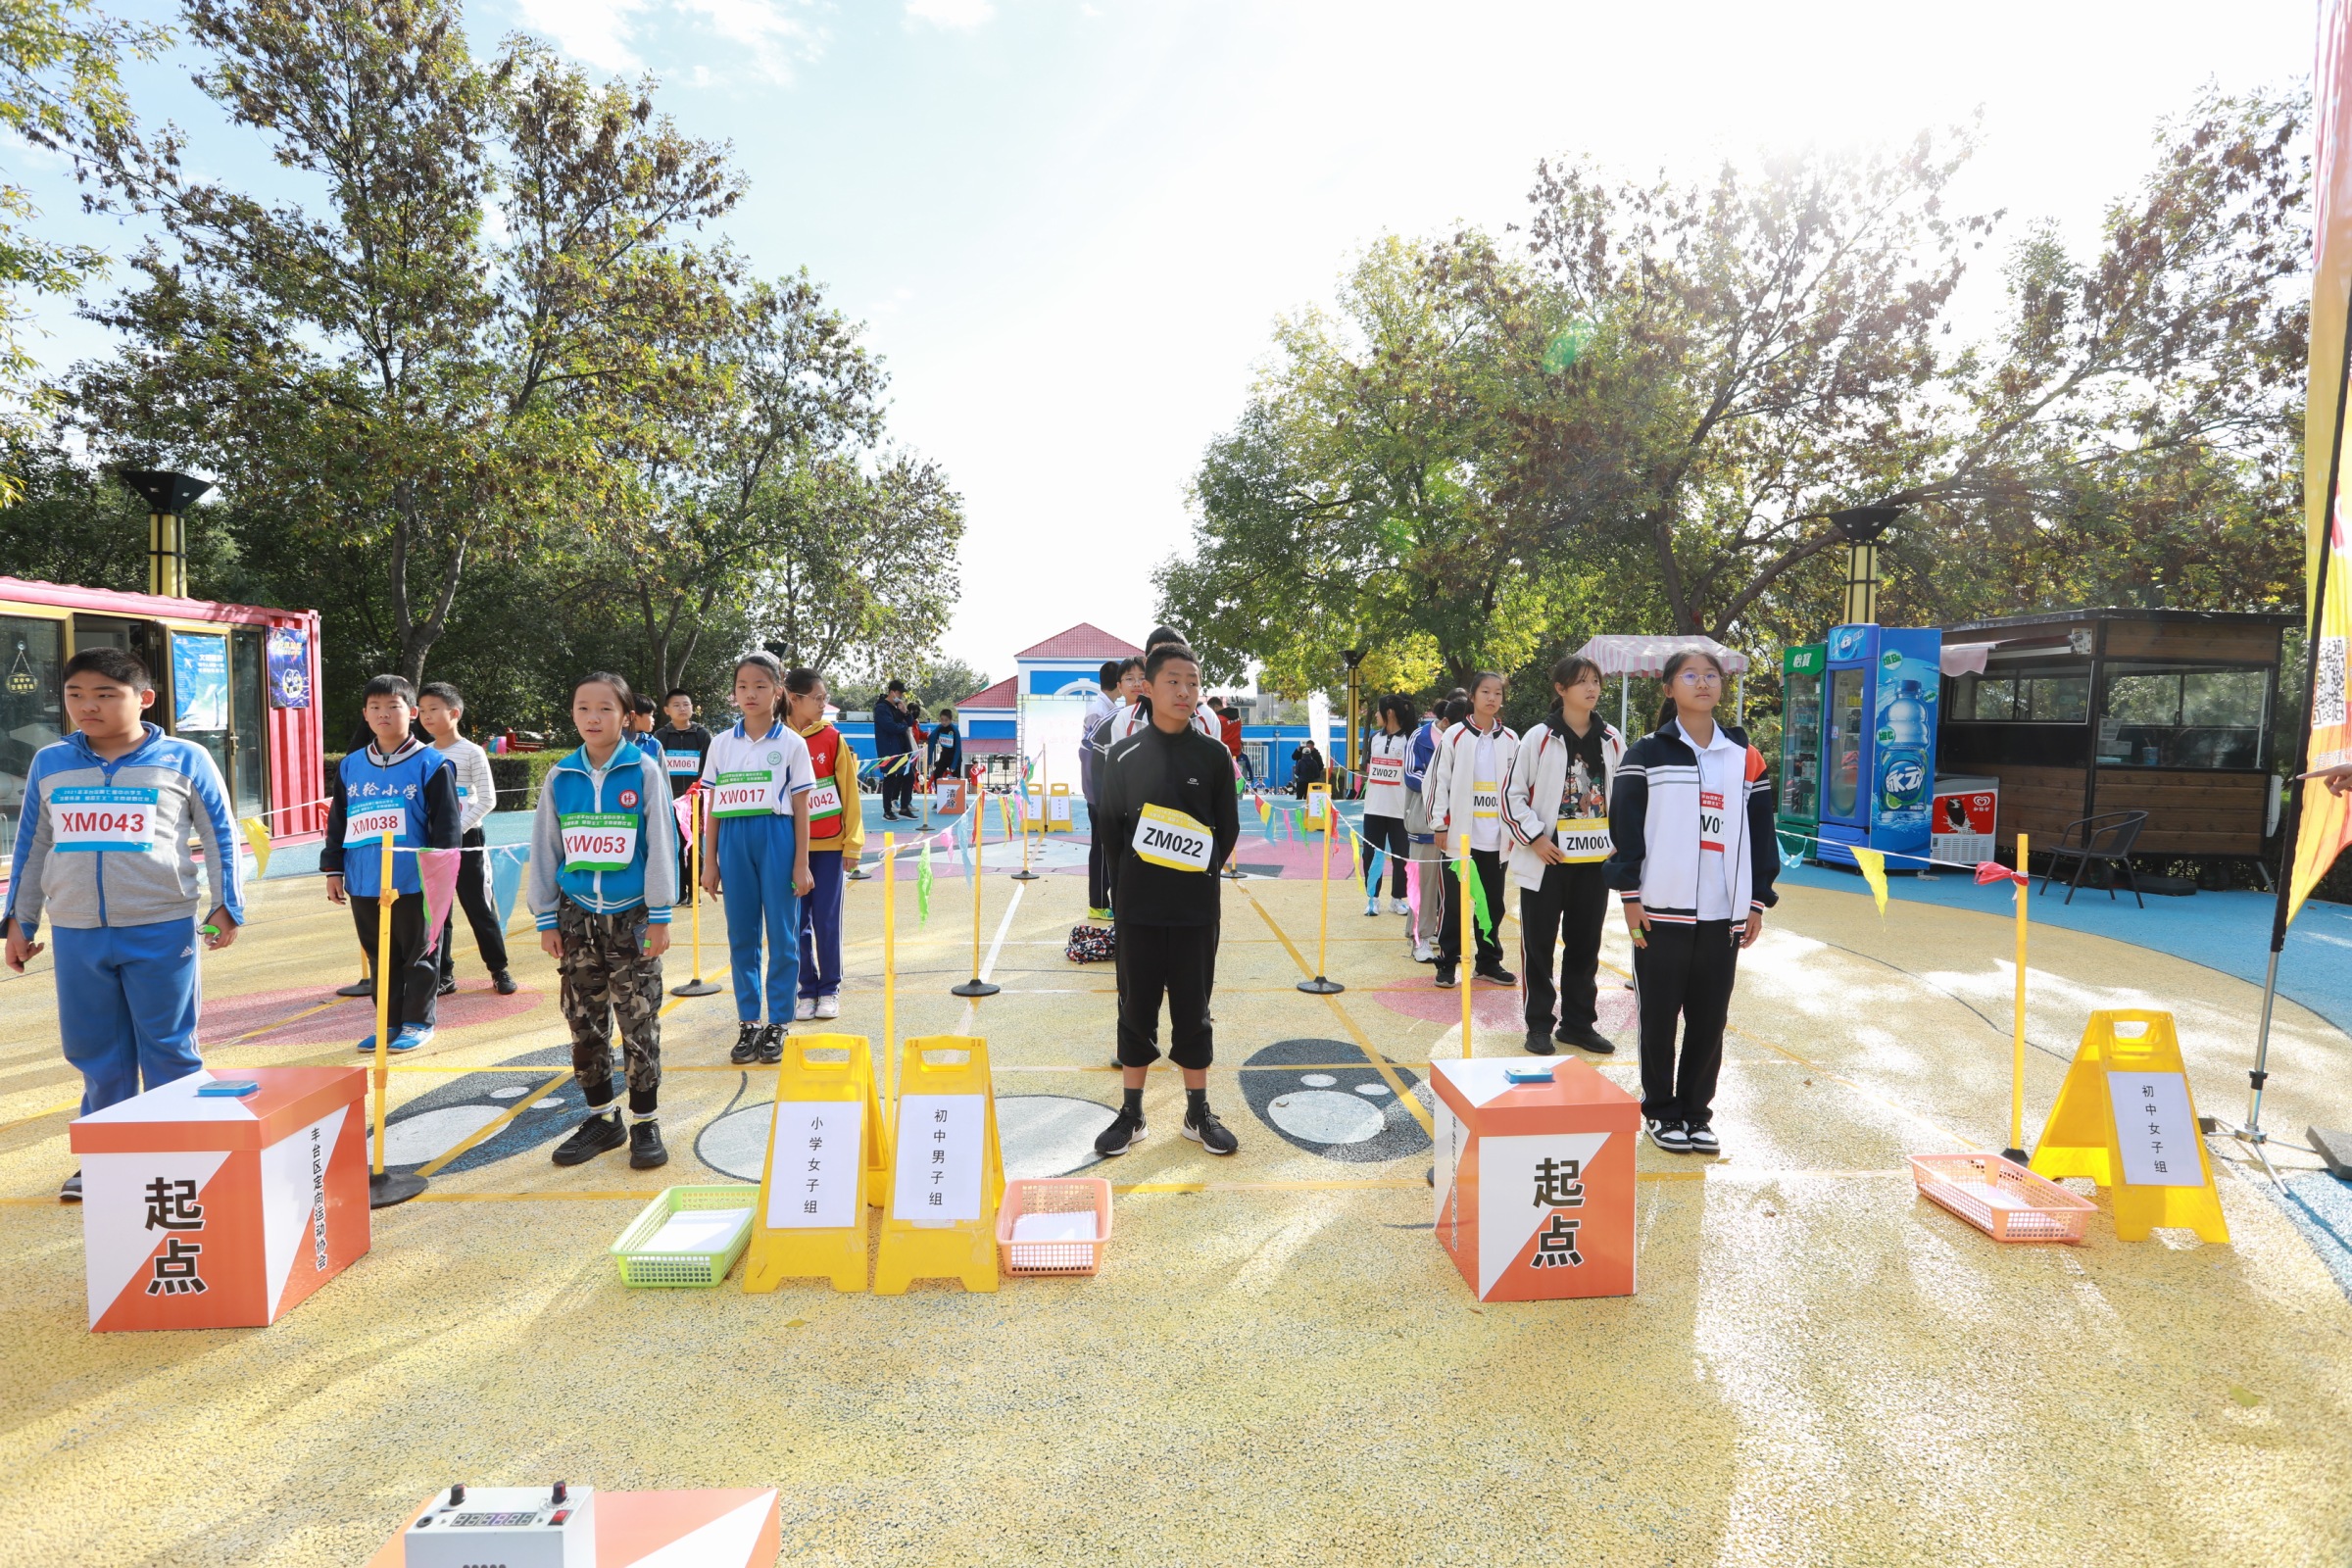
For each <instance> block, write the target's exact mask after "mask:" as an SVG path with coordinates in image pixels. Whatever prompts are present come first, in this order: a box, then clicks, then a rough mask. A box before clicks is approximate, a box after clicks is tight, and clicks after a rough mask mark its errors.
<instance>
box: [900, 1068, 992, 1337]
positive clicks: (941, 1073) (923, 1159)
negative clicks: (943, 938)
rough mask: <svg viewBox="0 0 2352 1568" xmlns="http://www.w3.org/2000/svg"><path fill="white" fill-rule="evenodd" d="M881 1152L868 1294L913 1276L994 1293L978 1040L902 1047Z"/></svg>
mask: <svg viewBox="0 0 2352 1568" xmlns="http://www.w3.org/2000/svg"><path fill="white" fill-rule="evenodd" d="M902 1049H903V1051H904V1055H903V1057H902V1059H901V1064H900V1068H899V1077H898V1098H897V1100H896V1102H895V1103H893V1105H892V1107H891V1110H892V1119H891V1138H890V1147H891V1148H892V1150H893V1151H895V1152H896V1158H895V1161H894V1169H893V1171H892V1181H891V1198H890V1202H889V1204H888V1206H887V1207H885V1208H884V1210H883V1214H882V1239H881V1241H880V1242H879V1243H878V1244H877V1246H876V1249H875V1252H874V1294H876V1295H877V1296H897V1295H900V1294H902V1293H903V1292H905V1291H906V1289H907V1286H908V1285H909V1284H911V1283H912V1282H914V1281H915V1280H918V1279H955V1280H960V1281H962V1282H963V1288H964V1289H965V1290H967V1291H993V1290H995V1289H996V1288H997V1205H998V1204H999V1203H1000V1202H1002V1201H1004V1198H1005V1156H1004V1152H1003V1146H1002V1145H1001V1144H1000V1143H999V1141H998V1138H997V1101H996V1092H995V1089H994V1087H993V1084H994V1080H993V1078H992V1076H991V1074H990V1072H989V1067H988V1042H987V1041H985V1040H981V1039H977V1038H975V1037H973V1036H970V1035H929V1036H926V1037H924V1038H922V1039H919V1040H909V1041H907V1042H906V1044H905V1046H904V1047H903V1048H902Z"/></svg>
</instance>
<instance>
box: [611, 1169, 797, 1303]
mask: <svg viewBox="0 0 2352 1568" xmlns="http://www.w3.org/2000/svg"><path fill="white" fill-rule="evenodd" d="M759 1206H760V1189H759V1188H757V1187H744V1186H735V1185H729V1186H724V1187H672V1188H669V1189H667V1190H666V1191H664V1192H663V1193H662V1196H661V1197H659V1198H657V1199H655V1200H654V1201H652V1202H650V1203H648V1204H646V1205H645V1211H644V1212H643V1213H641V1214H639V1215H638V1216H637V1217H636V1218H635V1219H633V1220H631V1221H629V1228H628V1229H627V1230H624V1231H622V1232H621V1233H620V1240H618V1241H616V1242H614V1243H613V1262H614V1263H616V1264H618V1265H619V1266H620V1283H621V1284H623V1285H630V1286H637V1287H654V1288H668V1289H685V1290H703V1291H707V1290H710V1289H711V1288H712V1287H713V1286H715V1285H717V1284H718V1283H719V1281H721V1280H723V1279H725V1278H726V1277H727V1270H729V1269H731V1268H733V1267H734V1266H735V1260H736V1259H737V1258H739V1257H741V1256H742V1255H743V1250H744V1249H745V1248H746V1247H748V1246H750V1245H751V1240H752V1215H753V1212H754V1211H755V1210H757V1209H758V1208H759ZM695 1208H740V1209H742V1210H743V1211H744V1214H743V1223H742V1224H741V1225H738V1226H736V1227H735V1230H734V1232H733V1233H732V1234H731V1235H730V1236H729V1237H728V1238H727V1240H726V1241H725V1242H724V1243H722V1244H720V1245H719V1246H717V1247H714V1248H711V1249H709V1250H687V1251H682V1252H649V1251H646V1250H644V1247H645V1244H646V1243H648V1242H650V1241H652V1240H653V1239H654V1237H655V1235H656V1234H657V1233H659V1232H660V1231H661V1229H662V1226H663V1225H665V1224H667V1223H668V1222H669V1216H670V1215H672V1214H676V1213H679V1212H681V1211H683V1210H686V1209H695Z"/></svg>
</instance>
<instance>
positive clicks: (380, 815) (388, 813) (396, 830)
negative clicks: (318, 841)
mask: <svg viewBox="0 0 2352 1568" xmlns="http://www.w3.org/2000/svg"><path fill="white" fill-rule="evenodd" d="M408 826H409V809H408V808H407V807H405V806H368V807H363V808H362V809H359V810H356V811H353V812H352V813H351V814H350V815H348V816H346V817H344V818H343V842H344V843H346V844H381V843H382V842H383V838H384V835H385V834H387V833H389V834H391V835H392V837H393V838H394V839H398V838H399V837H400V836H401V834H403V833H405V832H406V831H408Z"/></svg>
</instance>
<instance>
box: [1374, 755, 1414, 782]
mask: <svg viewBox="0 0 2352 1568" xmlns="http://www.w3.org/2000/svg"><path fill="white" fill-rule="evenodd" d="M1364 777H1366V778H1368V779H1370V780H1371V781H1372V782H1373V783H1375V784H1401V783H1403V782H1404V759H1403V758H1401V757H1375V758H1373V759H1372V760H1370V761H1369V762H1366V763H1365V764H1364Z"/></svg>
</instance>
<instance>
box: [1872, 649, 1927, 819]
mask: <svg viewBox="0 0 2352 1568" xmlns="http://www.w3.org/2000/svg"><path fill="white" fill-rule="evenodd" d="M1928 800H1929V796H1928V708H1927V704H1925V703H1923V702H1921V701H1920V697H1919V682H1918V681H1915V680H1906V681H1903V682H1901V683H1899V684H1898V685H1897V686H1896V687H1895V689H1894V701H1893V702H1891V703H1888V704H1887V726H1886V729H1885V730H1884V731H1883V732H1882V734H1881V736H1880V743H1879V813H1878V815H1879V821H1880V823H1881V824H1882V825H1883V826H1886V827H1889V828H1894V829H1898V830H1902V829H1914V830H1922V831H1924V830H1925V829H1926V827H1927V825H1928Z"/></svg>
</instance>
